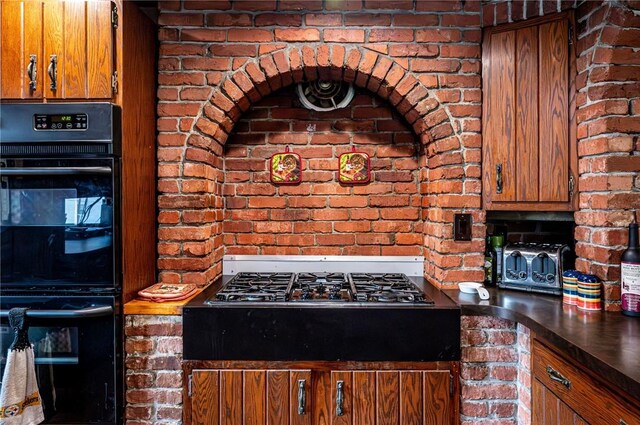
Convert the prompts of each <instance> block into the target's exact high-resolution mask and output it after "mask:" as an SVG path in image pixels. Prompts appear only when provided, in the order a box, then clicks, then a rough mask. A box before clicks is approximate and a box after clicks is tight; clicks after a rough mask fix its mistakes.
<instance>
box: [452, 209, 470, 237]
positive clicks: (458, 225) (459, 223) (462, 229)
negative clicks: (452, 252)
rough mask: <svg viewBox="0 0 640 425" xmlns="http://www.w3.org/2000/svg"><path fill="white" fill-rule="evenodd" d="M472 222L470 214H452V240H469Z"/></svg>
mask: <svg viewBox="0 0 640 425" xmlns="http://www.w3.org/2000/svg"><path fill="white" fill-rule="evenodd" d="M472 224H473V218H472V217H471V214H455V215H454V216H453V240H455V241H470V240H471V227H472Z"/></svg>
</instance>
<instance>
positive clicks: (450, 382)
mask: <svg viewBox="0 0 640 425" xmlns="http://www.w3.org/2000/svg"><path fill="white" fill-rule="evenodd" d="M449 395H450V396H452V397H453V374H452V373H450V374H449Z"/></svg>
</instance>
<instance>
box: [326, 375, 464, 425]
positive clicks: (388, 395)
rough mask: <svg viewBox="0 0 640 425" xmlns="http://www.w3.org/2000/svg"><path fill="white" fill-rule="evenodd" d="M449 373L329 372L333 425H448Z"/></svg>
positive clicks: (450, 414)
mask: <svg viewBox="0 0 640 425" xmlns="http://www.w3.org/2000/svg"><path fill="white" fill-rule="evenodd" d="M450 379H451V378H450V374H449V371H438V370H430V371H425V370H386V371H371V370H363V371H332V372H331V380H330V381H331V390H330V391H328V392H329V393H330V394H331V412H330V417H331V424H332V425H400V424H401V425H427V424H429V425H443V424H451V423H452V420H453V417H454V415H453V414H452V407H453V406H452V400H451V396H450V383H451V381H450Z"/></svg>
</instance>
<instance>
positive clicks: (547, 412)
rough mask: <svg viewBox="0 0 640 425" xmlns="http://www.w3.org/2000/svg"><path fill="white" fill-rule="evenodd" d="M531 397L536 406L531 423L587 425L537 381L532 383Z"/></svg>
mask: <svg viewBox="0 0 640 425" xmlns="http://www.w3.org/2000/svg"><path fill="white" fill-rule="evenodd" d="M531 397H532V399H533V406H534V408H533V414H532V417H531V423H534V424H536V425H558V424H562V425H587V422H585V420H584V419H582V418H581V417H580V416H579V415H578V414H577V413H576V412H575V411H574V410H573V409H571V408H570V407H569V406H568V405H567V404H566V403H564V402H563V401H562V400H561V399H560V398H559V397H558V396H556V395H555V394H554V393H553V392H551V391H550V390H549V389H548V388H547V387H545V386H544V385H543V384H542V383H541V382H540V381H538V380H537V379H534V380H533V382H532V385H531Z"/></svg>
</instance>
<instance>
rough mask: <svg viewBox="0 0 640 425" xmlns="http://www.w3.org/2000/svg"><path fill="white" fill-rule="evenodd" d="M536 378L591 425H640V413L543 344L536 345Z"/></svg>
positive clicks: (625, 400)
mask: <svg viewBox="0 0 640 425" xmlns="http://www.w3.org/2000/svg"><path fill="white" fill-rule="evenodd" d="M532 360H533V376H534V378H535V379H537V380H539V381H540V382H541V383H542V384H543V385H544V386H545V387H547V388H548V389H549V390H550V391H552V392H553V393H554V394H555V395H556V396H558V397H559V398H560V399H562V401H564V402H565V403H566V404H567V405H568V406H569V407H571V408H572V409H573V410H575V411H576V412H577V413H578V414H579V415H580V416H581V417H583V418H584V419H585V420H586V421H587V422H589V423H591V424H594V425H595V424H615V425H617V424H621V425H622V424H625V423H626V424H629V425H630V424H638V423H640V409H638V406H637V405H634V404H633V403H635V401H634V400H633V399H631V398H627V399H625V398H624V397H622V396H619V395H617V394H615V393H614V392H613V391H611V390H609V389H607V387H605V386H604V385H603V383H601V382H599V381H598V380H596V379H594V378H592V377H591V376H590V375H588V374H587V373H585V372H583V371H582V370H580V369H579V368H578V367H576V366H573V365H572V364H570V363H568V362H567V361H565V360H564V359H563V358H561V357H560V356H558V355H557V354H556V353H554V352H553V351H551V350H550V349H548V348H547V347H546V346H544V345H543V344H541V343H540V342H539V341H537V340H534V342H533V359H532Z"/></svg>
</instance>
